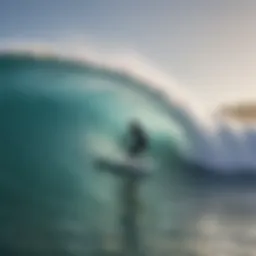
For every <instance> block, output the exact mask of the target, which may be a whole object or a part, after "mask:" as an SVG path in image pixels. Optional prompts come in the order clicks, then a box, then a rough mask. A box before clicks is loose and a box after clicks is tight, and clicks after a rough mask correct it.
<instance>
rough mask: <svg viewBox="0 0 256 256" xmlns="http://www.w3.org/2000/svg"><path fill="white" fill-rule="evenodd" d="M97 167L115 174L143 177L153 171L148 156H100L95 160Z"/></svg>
mask: <svg viewBox="0 0 256 256" xmlns="http://www.w3.org/2000/svg"><path fill="white" fill-rule="evenodd" d="M96 165H97V167H99V168H100V169H101V170H106V171H108V172H111V173H113V174H115V175H117V176H120V177H124V176H133V177H137V178H143V177H146V176H148V175H150V174H151V173H152V172H153V165H152V162H151V161H150V159H149V158H140V159H131V158H126V159H111V158H102V159H99V160H98V161H97V162H96Z"/></svg>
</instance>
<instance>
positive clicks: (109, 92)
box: [0, 51, 256, 255]
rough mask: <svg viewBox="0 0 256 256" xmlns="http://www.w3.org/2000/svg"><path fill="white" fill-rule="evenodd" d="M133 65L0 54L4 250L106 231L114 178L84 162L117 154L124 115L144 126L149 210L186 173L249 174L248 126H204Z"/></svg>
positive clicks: (65, 246) (113, 209) (73, 242)
mask: <svg viewBox="0 0 256 256" xmlns="http://www.w3.org/2000/svg"><path fill="white" fill-rule="evenodd" d="M137 68H139V67H138V66H137ZM148 72H151V71H150V69H148ZM142 73H143V72H141V74H140V71H139V70H137V71H136V72H135V71H134V72H133V71H131V70H128V69H127V68H124V67H123V66H122V65H120V67H119V68H118V65H110V66H108V65H106V64H105V63H101V62H100V61H98V62H97V61H92V60H91V59H90V58H89V59H87V60H84V59H83V60H81V59H77V58H70V56H68V57H67V56H62V55H58V54H57V55H53V54H48V55H46V54H39V53H35V52H31V51H30V52H26V51H21V52H17V51H3V52H2V53H1V55H0V84H1V86H0V118H1V126H0V141H1V143H0V152H1V153H0V166H1V172H0V182H1V188H0V190H1V192H0V197H1V209H4V210H1V217H0V225H1V241H0V242H1V248H3V252H5V250H6V252H7V254H6V255H10V254H8V253H9V251H10V248H13V249H12V250H14V252H12V253H15V251H16V252H17V251H18V252H24V253H25V252H26V250H27V249H28V248H29V251H30V252H31V251H32V252H34V251H37V250H39V249H38V248H41V249H42V251H41V252H43V251H44V250H47V255H62V254H61V253H64V252H65V253H66V252H67V251H68V250H70V251H72V252H76V253H77V254H76V255H82V252H84V251H90V250H91V249H90V248H91V247H93V246H94V248H95V244H97V245H98V244H99V243H101V242H102V241H100V238H99V236H98V234H99V233H100V232H102V230H104V232H110V230H115V228H116V225H117V224H116V213H117V212H118V210H117V205H118V204H117V202H116V201H115V200H114V199H113V198H114V196H113V195H114V194H115V191H116V189H117V187H118V184H117V183H116V182H115V181H114V180H113V178H111V177H109V176H102V175H101V174H99V173H98V172H97V168H96V167H95V165H94V162H95V159H98V158H101V157H105V156H110V157H122V156H124V155H125V152H124V136H125V133H126V129H127V125H128V123H129V122H130V120H131V119H134V118H135V119H137V120H140V122H141V123H142V125H143V126H144V128H145V130H146V131H147V132H148V134H149V137H150V144H151V147H150V150H149V153H148V154H149V155H150V156H151V157H152V158H153V159H154V161H155V164H156V166H157V167H156V170H155V174H154V175H153V177H152V179H150V180H149V181H148V182H147V183H146V185H145V187H144V188H143V197H144V198H145V201H147V202H148V203H149V205H151V206H150V207H152V208H151V209H156V208H157V209H159V208H161V207H162V205H163V204H164V202H165V200H167V199H166V197H167V198H168V195H166V191H167V190H169V189H172V188H173V187H175V186H176V184H178V180H183V179H186V177H191V178H193V177H197V178H198V177H199V178H200V177H204V176H208V175H209V176H211V175H215V174H217V173H218V175H220V174H227V173H229V174H235V173H237V172H239V174H241V173H242V174H243V173H245V171H248V172H246V173H249V172H250V173H253V171H254V169H255V167H256V160H255V157H254V155H255V153H256V133H254V132H253V131H248V132H247V131H246V130H243V131H235V130H233V129H231V128H230V127H228V125H226V124H221V123H215V125H214V122H213V120H212V121H211V122H209V120H207V119H206V117H203V116H202V115H200V113H197V111H196V109H194V108H193V107H192V105H190V103H191V102H190V101H186V100H184V99H183V100H182V99H181V98H180V97H178V96H180V94H178V93H177V94H175V90H172V89H171V88H168V82H166V81H165V82H163V80H162V81H157V77H155V79H152V80H151V79H150V77H151V76H145V75H142ZM144 73H145V72H144ZM151 75H153V76H157V73H153V72H152V73H151ZM159 77H160V75H159ZM191 104H192V103H191ZM231 176H233V175H231ZM183 181H184V180H183ZM176 182H177V183H176ZM175 183H176V184H175ZM160 205H161V206H160ZM102 212H104V213H106V214H104V215H102V214H101V213H102ZM149 212H150V211H149ZM151 214H152V212H151ZM151 217H152V216H151ZM151 217H150V216H147V218H148V219H150V218H151ZM147 218H146V219H147ZM153 218H156V217H153ZM148 219H147V220H148ZM160 222H161V223H160ZM160 222H159V220H155V222H154V225H155V226H154V227H150V228H156V227H157V228H159V229H160V228H161V227H163V226H165V227H166V225H169V224H170V223H169V222H168V216H165V217H161V221H160ZM83 223H84V226H83ZM148 223H151V224H152V223H153V222H152V219H151V220H148ZM147 228H148V229H150V228H149V226H147ZM17 230H18V231H19V232H17ZM63 234H65V235H63ZM74 234H76V236H77V237H79V239H80V240H79V239H77V238H74ZM93 234H95V236H94V235H93ZM88 236H89V237H90V238H88ZM54 238H55V239H56V240H54ZM81 238H83V239H82V240H81ZM79 241H80V242H79ZM84 241H87V242H86V243H85V242H84ZM51 246H52V247H51ZM46 248H47V249H46ZM49 248H50V249H49ZM41 249H40V250H41ZM49 250H50V251H51V250H52V252H53V253H52V254H49ZM79 252H80V253H81V254H78V253H79ZM1 255H4V254H3V253H2V254H1ZM19 255H22V254H21V253H19ZM35 255H36V254H35ZM40 255H41V254H40ZM42 255H43V254H42ZM65 255H67V254H65ZM71 255H73V254H71Z"/></svg>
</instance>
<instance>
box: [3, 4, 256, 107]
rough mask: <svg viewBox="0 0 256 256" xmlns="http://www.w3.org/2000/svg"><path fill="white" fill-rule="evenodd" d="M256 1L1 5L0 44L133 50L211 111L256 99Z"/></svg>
mask: <svg viewBox="0 0 256 256" xmlns="http://www.w3.org/2000/svg"><path fill="white" fill-rule="evenodd" d="M255 17H256V1H255V0H251V1H250V0H176V1H173V0H40V1H38V0H0V41H1V40H5V39H6V38H15V39H23V40H25V39H26V40H35V39H36V40H44V41H45V40H49V41H51V40H52V41H53V40H56V39H62V38H63V40H65V39H67V38H69V39H70V38H72V37H74V38H79V37H81V38H83V37H84V38H89V40H92V41H95V42H97V43H98V44H102V45H104V44H105V45H111V44H113V45H119V46H121V47H124V48H132V49H135V50H136V51H138V52H139V53H141V54H142V55H145V56H146V57H147V58H149V59H151V60H152V61H153V62H155V63H156V64H157V66H160V67H161V68H162V69H163V71H165V72H166V73H168V74H170V75H171V76H173V77H174V78H176V79H178V81H180V84H181V86H182V87H185V88H186V89H188V90H190V91H193V92H194V93H195V94H196V95H197V96H198V98H199V99H200V100H202V101H203V102H205V103H206V104H208V105H209V106H212V105H215V104H217V102H218V101H220V100H221V99H223V98H225V97H227V96H229V97H231V98H234V99H236V98H238V97H241V98H250V99H251V98H253V99H256V18H255Z"/></svg>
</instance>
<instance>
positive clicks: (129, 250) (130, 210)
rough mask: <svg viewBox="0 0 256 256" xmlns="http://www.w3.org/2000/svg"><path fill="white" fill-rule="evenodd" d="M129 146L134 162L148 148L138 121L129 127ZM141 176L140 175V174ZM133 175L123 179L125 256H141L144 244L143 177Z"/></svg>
mask: <svg viewBox="0 0 256 256" xmlns="http://www.w3.org/2000/svg"><path fill="white" fill-rule="evenodd" d="M128 135H129V141H128V142H129V145H128V149H127V151H128V152H127V154H128V156H129V157H130V158H131V161H133V158H135V157H139V156H141V154H142V153H143V152H144V151H146V150H147V148H148V138H147V135H146V133H145V131H144V130H143V128H142V127H141V125H140V124H139V122H137V121H132V122H131V123H130V125H129V131H128ZM138 174H139V173H138ZM138 174H137V175H136V173H133V172H132V173H131V175H128V176H126V177H124V179H123V189H122V195H121V204H122V205H123V218H122V226H123V229H124V233H123V246H124V248H123V249H124V254H125V255H128V256H131V255H134V256H135V255H136V256H137V255H141V254H142V251H141V250H142V248H141V246H142V243H141V239H140V234H139V229H138V223H137V222H138V212H139V202H138V194H139V184H140V181H141V177H142V176H141V175H138Z"/></svg>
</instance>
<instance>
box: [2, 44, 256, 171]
mask: <svg viewBox="0 0 256 256" xmlns="http://www.w3.org/2000/svg"><path fill="white" fill-rule="evenodd" d="M0 48H1V54H0V70H1V71H2V72H5V71H6V72H7V71H8V72H13V71H11V70H15V69H20V70H26V72H30V73H31V76H34V77H35V78H33V79H46V81H49V83H50V84H52V85H51V86H49V85H47V86H46V85H44V86H43V85H42V86H38V88H39V91H40V90H41V91H42V88H44V90H45V91H44V92H43V93H46V91H47V90H48V93H49V94H48V95H47V97H53V96H50V94H51V93H53V94H54V93H57V89H56V88H57V87H58V90H60V91H61V90H64V89H61V86H63V88H67V91H69V92H71V91H72V90H73V92H72V93H73V94H75V93H78V94H79V90H81V93H80V95H79V96H77V95H76V96H74V97H77V99H73V100H77V101H81V100H83V99H82V98H83V97H84V101H87V99H88V98H90V97H95V100H96V101H95V102H94V103H92V101H90V100H89V101H88V102H87V104H89V105H90V106H89V107H90V109H91V110H92V109H93V111H92V112H93V113H91V115H92V116H93V115H97V118H98V120H102V119H104V118H105V119H106V120H107V119H108V120H107V123H108V124H109V125H108V126H109V127H108V128H107V125H106V127H105V129H107V130H108V132H111V129H113V131H112V133H113V134H112V135H111V136H112V137H111V136H110V135H108V136H110V137H108V139H106V138H105V140H112V141H111V142H109V144H112V148H113V147H114V144H118V143H119V142H116V141H115V138H114V137H115V135H114V134H115V133H117V134H118V132H119V133H121V131H123V130H124V129H125V126H126V125H127V123H128V121H129V119H132V118H138V119H140V120H141V122H142V123H143V124H144V125H145V127H146V129H149V130H151V131H152V130H155V131H158V133H159V134H165V135H163V136H169V137H171V138H172V139H171V142H170V145H174V144H175V149H174V148H173V146H171V148H172V149H171V152H170V154H173V155H175V156H178V158H179V159H181V161H183V162H186V164H187V165H190V164H191V165H195V166H200V168H202V169H207V170H212V171H214V172H219V173H223V174H232V173H237V172H240V171H241V172H244V170H250V171H254V169H255V167H256V160H255V158H254V154H255V153H256V152H255V150H256V146H255V138H256V133H255V132H254V130H252V129H249V128H243V129H241V130H238V131H236V130H235V128H234V127H233V126H232V125H228V124H227V123H223V122H222V121H219V120H214V118H213V117H212V116H211V115H210V114H209V113H206V112H205V111H204V108H203V106H202V105H200V103H198V102H199V101H197V100H196V99H195V98H192V96H191V95H189V94H188V93H186V92H184V91H182V90H181V89H179V88H178V85H177V83H176V82H175V81H174V80H173V79H170V78H168V77H166V76H165V75H164V74H162V73H161V72H159V71H158V70H156V69H154V68H152V66H149V65H146V64H143V61H139V60H138V58H137V57H136V56H135V57H134V58H131V57H130V58H129V59H127V58H126V57H120V56H119V57H117V58H112V59H111V61H108V60H106V59H104V58H100V57H99V56H97V55H96V54H88V51H87V52H86V53H85V54H84V51H82V50H81V49H80V50H78V49H76V52H73V53H71V51H70V50H69V51H64V50H63V49H61V50H60V49H59V50H56V48H55V49H54V48H50V47H45V45H44V46H43V47H42V46H41V45H40V47H35V46H33V47H32V46H31V45H27V46H26V47H24V46H20V47H17V45H14V46H10V45H9V48H8V47H0ZM49 49H51V50H49ZM43 70H44V71H45V72H46V71H47V70H48V71H47V72H50V73H51V77H49V76H48V77H47V74H45V75H46V77H44V74H43ZM24 72H25V71H24ZM26 72H25V73H26ZM33 72H34V74H33ZM40 72H41V77H40ZM47 72H46V73H47ZM54 72H56V74H61V75H63V74H64V73H65V74H74V77H76V78H75V79H76V80H75V81H73V80H72V79H73V78H72V77H71V76H70V77H68V78H67V80H65V81H64V80H63V81H60V80H58V79H57V78H56V77H54ZM25 73H24V74H25ZM37 73H38V78H37V77H36V76H37ZM17 79H18V78H17ZM54 79H55V80H54ZM79 79H80V80H79ZM68 80H70V85H68ZM78 80H79V81H78ZM54 81H56V84H58V85H56V84H54V83H55V82H54ZM83 81H85V82H83ZM36 83H37V82H36ZM40 83H42V81H41V82H40ZM40 83H39V84H40ZM47 83H48V82H47ZM62 83H63V84H62ZM84 84H86V85H84ZM8 86H9V87H10V85H8ZM25 87H26V86H24V88H22V89H21V86H20V90H24V91H25ZM32 88H33V86H27V89H26V90H27V91H29V90H31V91H30V93H31V92H32V91H33V90H32ZM53 88H55V89H56V90H55V92H54V89H53ZM5 89H6V88H5ZM16 89H17V88H16ZM50 89H51V90H53V91H52V92H50ZM2 90H3V87H2ZM63 93H64V92H63ZM63 93H62V94H63ZM82 95H83V96H82ZM62 97H63V96H62ZM65 97H68V96H67V95H66V96H65ZM121 98H122V99H124V101H123V102H121V101H122V100H120V99H121ZM90 99H91V98H90ZM135 99H136V100H135ZM96 102H97V104H96ZM113 102H115V103H113ZM114 109H118V113H114ZM103 110H104V111H107V112H106V115H104V114H103V113H102V112H101V111H103ZM96 112H97V113H96ZM94 121H95V120H94ZM98 122H100V121H98ZM111 125H112V126H115V127H116V128H112V127H111ZM118 126H119V127H118ZM118 129H119V130H118ZM161 130H162V131H164V132H162V133H161V132H160V131H161ZM99 132H100V133H101V132H102V131H99ZM88 134H89V133H88ZM159 134H158V136H160V135H159ZM90 137H91V138H94V139H91V141H94V142H93V143H96V141H97V143H98V142H99V138H100V137H99V136H98V134H96V135H95V134H91V135H90ZM97 137H98V138H97ZM101 137H102V136H101ZM96 138H97V139H96ZM110 138H111V139H110ZM114 141H115V142H114ZM97 143H96V144H97ZM105 144H106V143H105ZM101 150H102V151H103V149H101ZM174 151H175V153H174ZM113 152H114V151H113ZM115 152H117V150H116V151H115ZM101 153H102V152H101Z"/></svg>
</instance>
